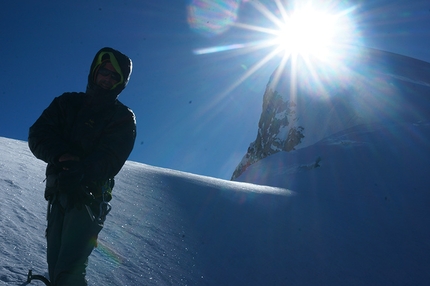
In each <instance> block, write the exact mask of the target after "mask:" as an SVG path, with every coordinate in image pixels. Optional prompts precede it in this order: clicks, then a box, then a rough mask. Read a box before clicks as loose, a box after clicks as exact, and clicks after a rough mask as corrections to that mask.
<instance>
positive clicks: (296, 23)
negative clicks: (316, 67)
mask: <svg viewBox="0 0 430 286" xmlns="http://www.w3.org/2000/svg"><path fill="white" fill-rule="evenodd" d="M338 32H339V31H337V29H336V16H334V15H331V14H328V13H324V12H320V11H316V10H313V9H311V8H306V9H302V10H299V11H296V12H294V13H293V14H292V15H291V16H289V17H287V18H286V19H284V23H282V24H281V26H280V28H279V30H278V32H277V34H278V36H277V38H276V39H275V43H277V45H278V46H279V48H280V49H281V50H283V51H285V52H286V53H290V54H293V55H298V54H300V55H302V56H307V55H309V54H313V55H317V56H322V55H324V54H325V53H326V52H327V49H328V48H329V47H330V45H331V44H332V43H333V40H334V37H335V35H336V34H337V33H338Z"/></svg>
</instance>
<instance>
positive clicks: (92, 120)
mask: <svg viewBox="0 0 430 286" xmlns="http://www.w3.org/2000/svg"><path fill="white" fill-rule="evenodd" d="M103 53H105V54H108V56H109V57H110V60H112V57H113V56H114V57H115V60H116V61H117V64H116V66H117V67H119V68H120V69H121V71H119V72H121V76H122V80H121V82H120V84H119V85H117V86H116V87H114V88H113V89H112V90H110V91H106V90H102V89H100V88H99V87H98V86H96V85H95V84H94V81H93V79H94V74H93V73H94V72H96V71H97V68H98V67H99V66H100V65H101V64H103V60H101V56H100V55H103ZM130 73H131V61H130V59H128V58H127V57H126V56H125V55H122V54H121V53H119V52H118V51H115V50H113V49H110V48H104V49H102V50H100V51H99V52H98V53H97V54H96V56H95V58H94V61H93V63H92V65H91V68H90V73H89V76H88V79H89V80H88V86H87V91H86V92H85V93H83V92H81V93H64V94H63V95H61V96H59V97H56V98H55V99H54V100H53V101H52V103H51V104H50V105H49V106H48V108H46V109H45V110H44V111H43V113H42V115H41V116H40V117H39V118H38V119H37V121H36V122H35V123H34V124H33V125H32V126H31V127H30V130H29V137H28V144H29V147H30V150H31V151H32V152H33V154H34V155H35V156H36V157H37V158H39V159H41V160H43V161H45V162H46V163H48V165H47V167H46V177H47V182H46V185H47V188H46V191H45V198H46V199H48V198H49V197H50V196H51V195H52V194H54V193H55V192H57V191H58V190H56V184H55V183H56V177H57V176H58V174H59V173H60V172H61V171H62V169H61V168H60V166H58V165H59V164H58V158H59V157H60V156H61V155H62V154H65V153H70V154H73V155H76V156H78V157H79V158H80V162H82V166H83V168H84V170H85V177H86V178H87V179H88V180H87V181H88V182H91V184H92V185H93V186H97V187H100V186H102V185H103V184H104V183H105V182H106V181H108V180H110V179H113V178H114V176H115V175H116V174H117V173H118V172H119V171H120V169H121V168H122V166H123V165H124V163H125V161H126V160H127V158H128V156H129V155H130V153H131V151H132V149H133V146H134V141H135V137H136V121H135V116H134V114H133V112H132V111H131V110H130V109H129V108H128V107H126V106H125V105H123V104H122V103H121V102H119V101H118V99H117V97H118V95H119V93H120V92H121V91H122V90H123V89H124V88H125V86H126V84H127V82H128V78H129V76H130Z"/></svg>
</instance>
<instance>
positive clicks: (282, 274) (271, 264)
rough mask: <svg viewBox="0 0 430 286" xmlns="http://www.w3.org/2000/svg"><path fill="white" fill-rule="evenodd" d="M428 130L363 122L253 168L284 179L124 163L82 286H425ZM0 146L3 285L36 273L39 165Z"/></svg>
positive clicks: (41, 254) (5, 142)
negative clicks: (231, 177)
mask: <svg viewBox="0 0 430 286" xmlns="http://www.w3.org/2000/svg"><path fill="white" fill-rule="evenodd" d="M429 138H430V124H429V122H421V123H416V124H409V125H407V124H406V125H405V124H403V125H392V126H391V127H387V126H384V127H383V128H381V126H378V125H364V126H360V127H354V129H351V130H347V131H344V132H343V133H338V134H336V135H335V136H333V137H329V138H327V139H326V140H324V141H321V142H318V143H317V144H315V145H311V146H309V147H306V148H303V149H300V150H297V151H294V152H291V153H278V154H275V155H273V156H271V157H268V158H266V159H264V160H262V161H260V162H258V163H257V164H255V165H253V166H252V168H256V166H258V170H255V171H256V172H257V171H258V172H260V174H261V172H263V173H264V171H267V175H265V176H262V177H261V178H264V183H268V184H272V185H274V186H280V187H287V188H288V189H289V190H287V189H281V188H275V187H268V186H258V185H253V184H249V183H239V182H230V181H224V180H220V179H214V178H210V177H204V176H198V175H193V174H189V173H183V172H178V171H174V170H168V169H162V168H155V167H151V166H148V165H144V164H140V163H135V162H127V163H126V165H125V167H124V168H123V170H122V171H121V172H120V174H119V175H118V176H117V184H116V187H115V190H114V199H113V201H112V205H113V210H112V212H111V213H110V214H109V216H108V219H107V222H106V225H105V228H104V229H103V230H102V232H101V234H100V237H99V246H98V248H97V249H96V250H95V251H94V252H93V254H92V255H91V257H90V265H89V269H88V279H89V280H90V281H89V282H90V285H427V283H428V281H430V242H429V239H428V237H429V236H430V209H429V208H428V206H429V203H430V192H429V186H430V184H429V183H430V181H429V178H428V174H427V173H428V172H427V171H426V170H427V169H428V167H427V166H426V163H427V162H428V159H429V150H430V149H429V148H428V147H429ZM318 157H320V160H317V159H318ZM0 158H1V161H0V189H1V193H0V221H1V223H2V228H1V231H0V252H1V257H2V258H3V259H2V262H1V264H0V266H1V268H0V285H25V278H26V273H27V271H28V269H30V268H32V269H33V270H34V273H39V274H46V262H45V240H44V228H45V206H46V205H45V201H44V199H43V179H44V176H43V172H44V163H43V162H41V161H38V160H37V159H35V158H34V157H33V156H32V155H31V153H30V152H29V151H28V148H27V146H26V142H21V141H16V140H11V139H6V138H0ZM285 162H286V163H285ZM317 165H318V166H319V167H316V166H317ZM252 168H250V169H249V170H247V172H246V173H244V174H243V175H246V174H248V176H249V177H247V178H244V177H243V176H241V177H240V179H250V180H251V181H252V179H256V176H253V175H252V173H251V171H252ZM270 173H272V174H274V175H269V174H270ZM254 175H255V174H254ZM260 180H263V179H260ZM261 182H263V181H260V182H259V183H261ZM33 283H34V285H37V283H39V282H36V281H35V282H33ZM33 283H32V284H33ZM39 285H41V284H40V283H39Z"/></svg>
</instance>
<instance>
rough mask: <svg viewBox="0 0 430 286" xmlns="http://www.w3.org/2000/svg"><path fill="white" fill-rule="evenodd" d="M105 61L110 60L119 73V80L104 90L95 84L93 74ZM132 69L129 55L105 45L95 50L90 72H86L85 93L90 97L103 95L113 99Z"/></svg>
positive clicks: (128, 77)
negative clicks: (110, 87) (86, 83)
mask: <svg viewBox="0 0 430 286" xmlns="http://www.w3.org/2000/svg"><path fill="white" fill-rule="evenodd" d="M106 62H110V63H111V64H112V65H113V66H114V68H115V70H116V71H117V72H118V73H119V74H120V75H121V80H120V81H119V82H118V83H117V84H116V85H115V86H113V87H112V89H111V90H105V89H103V88H101V87H99V86H98V85H96V84H95V76H96V74H97V71H98V69H99V68H100V66H101V65H102V64H104V63H106ZM131 71H132V62H131V59H130V58H129V57H127V56H126V55H124V54H123V53H121V52H119V51H117V50H115V49H112V48H109V47H105V48H103V49H101V50H100V51H98V52H97V54H96V55H95V57H94V60H93V62H92V63H91V67H90V72H89V74H88V85H87V92H86V93H87V94H88V95H90V96H92V97H96V98H97V97H98V96H103V98H104V99H105V100H106V98H108V99H110V100H115V99H116V98H117V97H118V95H119V94H120V93H121V92H122V90H123V89H124V88H125V87H126V85H127V83H128V81H129V79H130V75H131Z"/></svg>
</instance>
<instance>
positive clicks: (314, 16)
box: [194, 0, 356, 92]
mask: <svg viewBox="0 0 430 286" xmlns="http://www.w3.org/2000/svg"><path fill="white" fill-rule="evenodd" d="M281 1H282V0H274V2H275V4H276V6H277V9H276V10H277V12H276V15H275V13H274V11H272V10H269V9H268V8H267V7H266V6H265V5H263V4H262V3H261V2H259V1H248V2H247V3H249V4H250V5H253V6H254V7H255V9H257V10H258V11H259V12H260V13H261V14H262V15H263V16H264V17H266V18H267V19H268V20H269V21H270V22H272V23H273V24H274V25H275V26H276V28H275V29H273V28H267V27H260V26H255V25H250V24H244V23H235V24H234V26H235V27H237V28H242V29H246V30H251V31H255V32H261V33H265V34H267V35H270V36H273V37H272V38H271V39H267V40H262V41H256V42H248V43H240V44H238V43H236V44H231V45H225V46H216V47H209V48H204V49H198V50H194V53H195V54H197V55H200V54H208V53H216V52H222V51H227V50H235V49H246V48H249V49H250V51H252V50H255V49H259V48H267V47H270V46H272V47H273V50H272V52H270V53H269V54H268V55H267V56H265V57H264V58H263V59H261V60H260V61H258V62H257V63H256V64H255V65H254V66H253V67H251V68H249V69H248V70H247V72H246V74H244V75H243V76H242V77H241V78H240V79H239V80H238V81H236V82H235V84H234V85H233V86H231V87H230V88H229V90H228V91H226V92H229V91H231V90H232V89H234V88H235V87H236V86H238V85H239V84H241V83H242V82H243V81H244V80H246V79H247V78H248V77H249V76H251V75H252V74H253V73H255V72H256V71H258V70H259V69H260V68H261V67H262V66H263V65H264V64H266V63H267V62H268V61H270V60H271V59H272V58H274V57H275V56H277V55H281V56H282V61H281V66H282V65H284V64H285V63H286V61H287V60H288V59H289V58H291V57H292V58H295V57H298V56H300V57H302V58H304V59H305V61H306V62H308V63H310V62H311V60H310V59H311V57H312V58H314V57H317V58H319V59H322V60H325V61H327V62H329V63H330V64H335V60H334V58H342V53H343V52H344V51H343V50H342V49H343V48H345V46H347V45H348V44H349V43H351V42H354V41H355V39H354V37H355V36H356V31H355V29H354V27H353V23H352V20H351V18H350V14H351V12H352V11H354V10H355V7H349V8H346V9H342V8H340V7H339V6H336V5H335V4H334V3H336V2H335V1H334V0H327V1H326V2H324V3H325V4H326V5H325V6H321V5H317V6H313V5H312V3H311V2H309V1H307V2H306V4H303V3H304V1H299V0H297V1H293V2H289V3H292V5H290V7H289V8H288V9H286V7H285V6H284V5H283V4H282V3H281ZM319 3H321V2H319ZM337 3H340V2H339V1H338V2H337ZM344 8H345V7H344ZM279 15H280V17H279ZM345 44H346V45H345Z"/></svg>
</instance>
